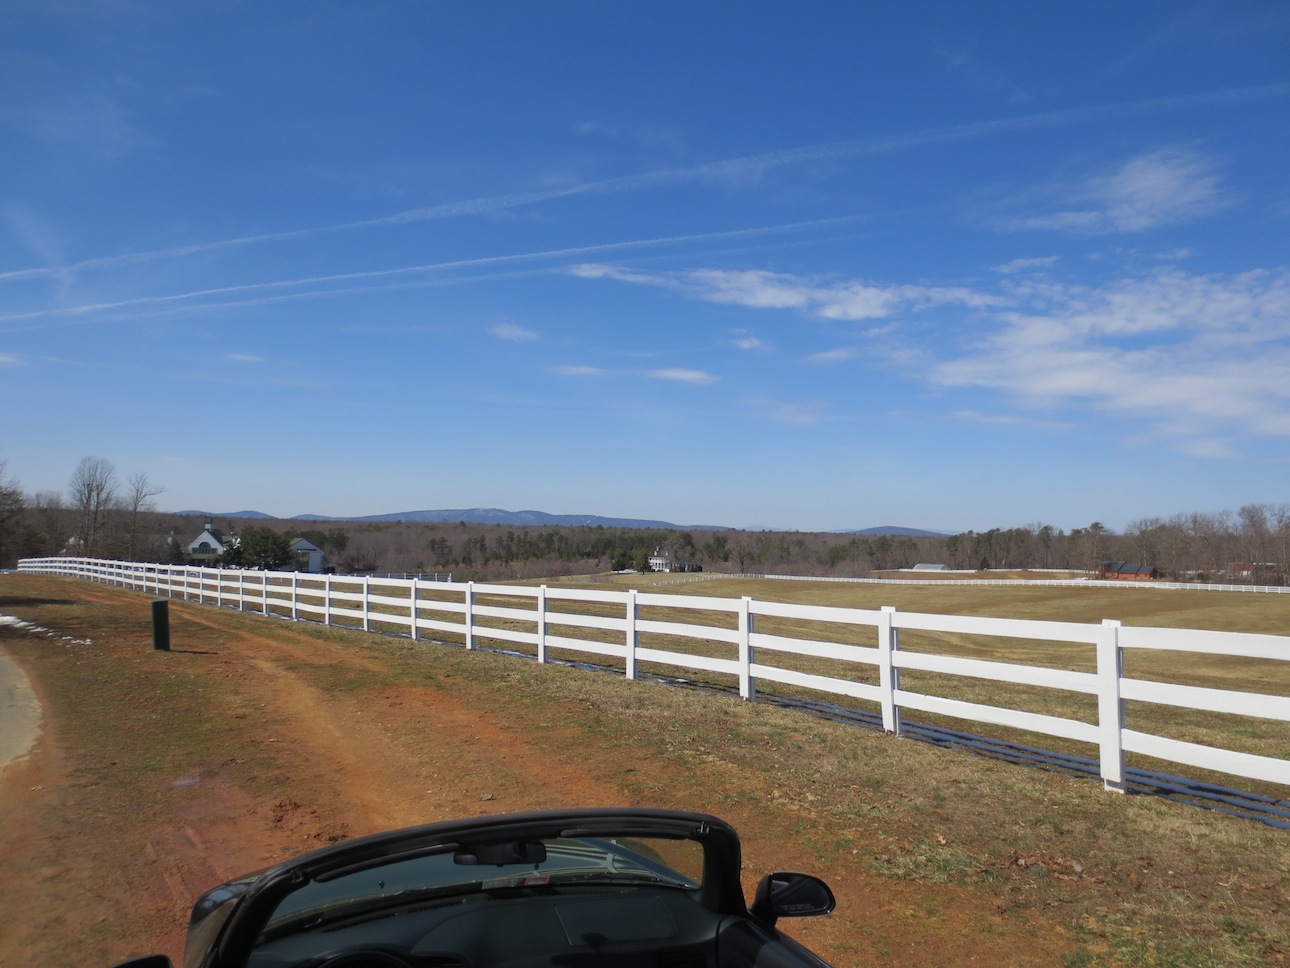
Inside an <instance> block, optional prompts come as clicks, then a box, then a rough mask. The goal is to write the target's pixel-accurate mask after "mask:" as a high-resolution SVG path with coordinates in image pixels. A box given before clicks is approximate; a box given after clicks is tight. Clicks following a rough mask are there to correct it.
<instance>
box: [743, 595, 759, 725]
mask: <svg viewBox="0 0 1290 968" xmlns="http://www.w3.org/2000/svg"><path fill="white" fill-rule="evenodd" d="M752 630H753V615H752V598H750V597H749V596H747V595H745V596H744V597H743V598H742V599H740V601H739V698H740V699H747V700H749V701H751V700H753V699H756V698H757V683H756V682H755V681H754V680H753V674H752V664H753V660H754V658H755V656H754V654H753V647H752Z"/></svg>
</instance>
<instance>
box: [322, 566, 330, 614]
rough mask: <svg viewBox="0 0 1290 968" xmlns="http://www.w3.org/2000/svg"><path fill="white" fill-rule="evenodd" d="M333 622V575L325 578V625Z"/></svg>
mask: <svg viewBox="0 0 1290 968" xmlns="http://www.w3.org/2000/svg"><path fill="white" fill-rule="evenodd" d="M330 624H331V575H327V576H326V577H325V578H323V625H330Z"/></svg>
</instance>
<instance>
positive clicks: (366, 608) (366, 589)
mask: <svg viewBox="0 0 1290 968" xmlns="http://www.w3.org/2000/svg"><path fill="white" fill-rule="evenodd" d="M371 597H372V576H371V575H364V576H363V631H364V632H370V631H372V619H371V614H372V603H371V601H369V599H371Z"/></svg>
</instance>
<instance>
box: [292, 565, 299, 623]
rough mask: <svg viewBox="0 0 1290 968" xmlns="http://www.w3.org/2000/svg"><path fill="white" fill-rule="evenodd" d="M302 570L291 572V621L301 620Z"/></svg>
mask: <svg viewBox="0 0 1290 968" xmlns="http://www.w3.org/2000/svg"><path fill="white" fill-rule="evenodd" d="M299 587H300V572H298V571H293V572H292V573H291V621H293V622H298V621H300V592H299V591H298V589H299Z"/></svg>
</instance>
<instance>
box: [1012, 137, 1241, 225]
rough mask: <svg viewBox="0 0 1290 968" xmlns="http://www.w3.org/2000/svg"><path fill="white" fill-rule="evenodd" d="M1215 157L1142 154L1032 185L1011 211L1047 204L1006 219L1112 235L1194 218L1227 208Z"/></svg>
mask: <svg viewBox="0 0 1290 968" xmlns="http://www.w3.org/2000/svg"><path fill="white" fill-rule="evenodd" d="M1230 201H1231V200H1230V198H1229V196H1228V195H1227V193H1226V192H1224V191H1223V189H1222V187H1221V184H1220V179H1219V176H1218V174H1217V164H1216V162H1215V161H1214V159H1212V158H1210V157H1208V156H1205V155H1202V154H1200V153H1199V152H1196V151H1194V150H1192V149H1190V148H1181V147H1170V148H1161V149H1159V150H1158V151H1153V152H1149V153H1147V154H1142V155H1138V156H1137V157H1135V158H1130V159H1129V160H1128V161H1126V162H1124V163H1122V164H1120V165H1117V166H1114V167H1110V168H1107V169H1104V170H1103V171H1101V172H1099V173H1097V174H1095V175H1091V176H1089V177H1087V178H1085V179H1083V180H1081V181H1080V182H1078V183H1075V184H1055V185H1047V186H1041V187H1039V188H1036V189H1032V190H1030V191H1028V192H1025V193H1023V194H1021V195H1018V196H1016V197H1014V198H1011V199H1008V200H1006V201H1005V202H1004V203H1003V207H1004V208H1005V209H1011V210H1014V211H1015V210H1016V209H1023V208H1024V209H1034V208H1047V209H1049V211H1046V212H1040V213H1037V214H1027V215H1015V216H1012V217H1008V218H1005V219H1004V224H1005V226H1007V227H1009V228H1019V229H1049V230H1054V231H1064V232H1078V233H1086V234H1096V235H1106V234H1112V233H1121V232H1144V231H1147V230H1148V229H1153V228H1156V227H1157V226H1160V225H1170V224H1173V223H1176V222H1184V221H1190V220H1192V219H1196V218H1201V217H1203V216H1206V215H1211V214H1213V213H1214V212H1217V211H1219V210H1220V209H1223V208H1225V207H1227V206H1228V205H1229V204H1230Z"/></svg>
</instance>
